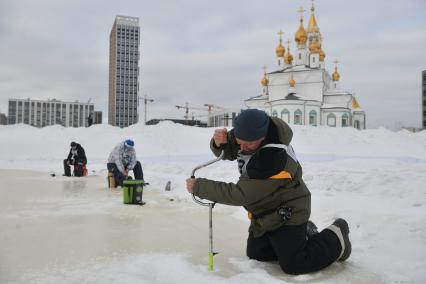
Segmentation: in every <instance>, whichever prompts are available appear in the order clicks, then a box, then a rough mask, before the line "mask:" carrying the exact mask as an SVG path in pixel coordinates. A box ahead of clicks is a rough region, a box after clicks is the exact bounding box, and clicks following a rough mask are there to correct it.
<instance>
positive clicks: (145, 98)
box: [138, 94, 154, 125]
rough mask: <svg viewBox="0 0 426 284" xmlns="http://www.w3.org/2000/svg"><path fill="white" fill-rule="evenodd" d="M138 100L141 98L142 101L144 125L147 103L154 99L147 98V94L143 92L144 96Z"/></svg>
mask: <svg viewBox="0 0 426 284" xmlns="http://www.w3.org/2000/svg"><path fill="white" fill-rule="evenodd" d="M138 99H139V100H143V103H144V121H145V125H146V112H147V104H148V103H152V102H153V101H154V100H153V99H150V98H148V96H147V95H146V94H145V96H144V97H142V98H138Z"/></svg>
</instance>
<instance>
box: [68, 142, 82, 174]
mask: <svg viewBox="0 0 426 284" xmlns="http://www.w3.org/2000/svg"><path fill="white" fill-rule="evenodd" d="M86 164H87V158H86V153H85V152H84V149H83V147H81V145H80V144H78V143H76V142H74V141H73V142H71V149H70V152H69V154H68V157H67V158H66V159H65V160H64V175H65V176H68V177H69V176H71V167H70V166H71V165H72V166H74V175H75V176H82V175H83V167H84V166H85V165H86Z"/></svg>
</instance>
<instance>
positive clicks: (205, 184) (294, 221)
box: [193, 118, 311, 237]
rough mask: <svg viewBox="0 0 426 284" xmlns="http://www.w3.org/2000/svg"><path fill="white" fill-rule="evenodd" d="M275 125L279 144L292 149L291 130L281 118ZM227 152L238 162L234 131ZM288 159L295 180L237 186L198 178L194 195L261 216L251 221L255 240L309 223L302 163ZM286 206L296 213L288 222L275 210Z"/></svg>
mask: <svg viewBox="0 0 426 284" xmlns="http://www.w3.org/2000/svg"><path fill="white" fill-rule="evenodd" d="M271 122H272V123H273V124H274V125H275V126H276V128H277V130H278V137H279V141H280V142H281V143H282V144H285V145H287V146H288V145H289V144H290V141H291V138H292V135H293V133H292V131H291V129H290V127H289V126H288V125H287V124H286V123H285V122H284V121H282V120H281V119H278V118H271ZM213 143H214V142H213V141H211V148H212V151H213V153H214V154H215V155H217V156H218V155H219V154H220V152H221V149H219V148H217V147H216V146H215V145H214V144H213ZM223 150H224V151H225V154H224V159H227V160H235V159H236V158H237V154H238V150H239V147H238V144H236V141H235V137H234V134H233V130H231V131H229V132H228V143H227V144H226V145H225V146H224V147H223ZM287 160H288V161H287V163H286V168H285V170H286V171H288V172H290V173H292V179H262V180H260V179H248V178H240V179H239V181H238V182H237V183H236V184H235V183H225V182H218V181H213V180H209V179H204V178H197V179H196V181H195V183H194V187H193V193H194V195H196V196H198V197H200V198H202V199H207V200H211V201H215V202H218V203H222V204H227V205H235V206H244V207H245V208H246V209H247V211H249V212H250V213H252V214H253V215H254V216H259V217H257V218H252V219H251V224H250V228H249V231H252V232H253V234H254V236H255V237H259V236H261V235H263V234H264V233H265V232H270V231H273V230H275V229H277V228H279V227H281V226H283V225H300V224H303V223H306V222H307V221H308V219H309V216H310V212H311V194H310V192H309V190H308V188H307V186H306V185H305V183H304V182H303V179H302V167H301V166H300V164H299V163H298V162H292V161H293V160H291V159H287ZM287 164H288V167H289V169H288V170H287ZM282 205H284V206H286V207H290V208H291V209H292V212H293V213H292V216H291V218H290V219H289V220H284V219H283V218H282V217H281V216H279V215H278V214H277V213H276V210H275V209H277V208H278V207H279V206H282ZM265 213H266V214H265Z"/></svg>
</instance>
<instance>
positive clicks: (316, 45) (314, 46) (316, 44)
mask: <svg viewBox="0 0 426 284" xmlns="http://www.w3.org/2000/svg"><path fill="white" fill-rule="evenodd" d="M309 51H310V52H311V53H320V51H321V47H320V44H319V41H318V39H316V38H315V39H313V40H312V42H311V45H310V46H309ZM324 55H325V54H324Z"/></svg>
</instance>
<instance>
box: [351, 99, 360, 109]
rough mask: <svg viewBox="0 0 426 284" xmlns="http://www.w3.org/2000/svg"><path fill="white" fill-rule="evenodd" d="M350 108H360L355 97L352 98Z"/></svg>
mask: <svg viewBox="0 0 426 284" xmlns="http://www.w3.org/2000/svg"><path fill="white" fill-rule="evenodd" d="M352 108H361V106H360V105H359V103H358V101H357V100H356V99H355V97H352Z"/></svg>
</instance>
